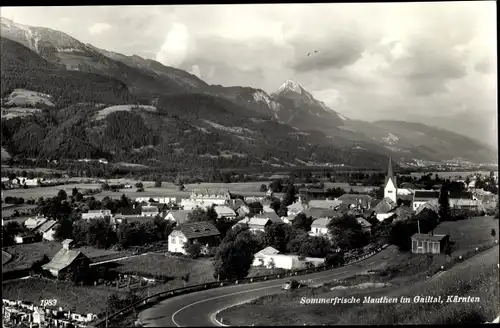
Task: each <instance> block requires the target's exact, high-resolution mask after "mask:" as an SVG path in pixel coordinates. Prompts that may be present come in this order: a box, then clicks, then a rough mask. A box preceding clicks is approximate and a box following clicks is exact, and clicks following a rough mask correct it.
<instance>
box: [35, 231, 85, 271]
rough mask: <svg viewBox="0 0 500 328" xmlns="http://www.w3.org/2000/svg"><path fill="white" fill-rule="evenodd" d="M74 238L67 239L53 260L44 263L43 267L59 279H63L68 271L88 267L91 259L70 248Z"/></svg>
mask: <svg viewBox="0 0 500 328" xmlns="http://www.w3.org/2000/svg"><path fill="white" fill-rule="evenodd" d="M72 242H73V240H71V239H66V240H64V241H63V242H62V245H63V247H62V248H61V249H60V250H59V252H57V253H56V255H54V257H53V258H52V260H51V261H50V262H49V263H47V264H44V265H43V266H42V268H43V269H44V270H47V271H49V272H50V274H52V276H54V277H56V278H57V279H63V278H64V276H65V275H66V273H67V272H68V271H70V270H71V269H74V268H79V269H83V270H85V269H88V268H89V266H90V263H91V261H90V259H89V258H88V257H86V256H85V255H84V254H83V253H82V252H80V251H75V250H72V249H70V248H71V245H72Z"/></svg>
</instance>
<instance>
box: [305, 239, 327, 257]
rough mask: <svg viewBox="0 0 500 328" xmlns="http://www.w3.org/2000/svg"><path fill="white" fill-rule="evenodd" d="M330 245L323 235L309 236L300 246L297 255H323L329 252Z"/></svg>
mask: <svg viewBox="0 0 500 328" xmlns="http://www.w3.org/2000/svg"><path fill="white" fill-rule="evenodd" d="M331 248H332V245H331V244H330V242H329V241H328V239H326V238H325V237H319V236H316V237H311V238H309V239H308V240H307V241H306V242H305V243H303V244H302V245H301V246H300V249H299V252H298V254H299V255H302V256H310V257H325V256H326V255H327V254H328V253H330V252H331Z"/></svg>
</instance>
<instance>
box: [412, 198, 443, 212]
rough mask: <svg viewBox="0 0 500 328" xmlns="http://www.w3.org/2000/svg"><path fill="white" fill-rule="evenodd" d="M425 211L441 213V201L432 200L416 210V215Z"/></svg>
mask: <svg viewBox="0 0 500 328" xmlns="http://www.w3.org/2000/svg"><path fill="white" fill-rule="evenodd" d="M424 209H428V210H431V211H434V212H436V213H438V212H439V200H438V199H437V198H435V199H431V200H429V201H428V202H426V203H424V204H422V205H420V206H419V207H418V208H417V209H416V210H414V212H415V214H419V213H420V212H422V211H423V210H424Z"/></svg>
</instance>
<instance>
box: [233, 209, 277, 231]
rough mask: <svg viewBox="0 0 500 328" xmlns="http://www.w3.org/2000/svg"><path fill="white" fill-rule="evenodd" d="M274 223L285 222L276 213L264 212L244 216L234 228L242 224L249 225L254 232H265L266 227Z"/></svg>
mask: <svg viewBox="0 0 500 328" xmlns="http://www.w3.org/2000/svg"><path fill="white" fill-rule="evenodd" d="M272 223H284V222H283V220H281V219H280V218H279V217H278V215H277V214H276V213H274V215H273V213H262V214H257V215H255V216H253V217H252V218H248V217H247V218H244V219H243V220H240V221H238V223H236V224H235V225H234V226H233V228H236V227H237V226H241V225H248V228H249V229H250V231H252V232H256V231H262V232H264V231H265V229H266V227H268V226H269V225H271V224H272Z"/></svg>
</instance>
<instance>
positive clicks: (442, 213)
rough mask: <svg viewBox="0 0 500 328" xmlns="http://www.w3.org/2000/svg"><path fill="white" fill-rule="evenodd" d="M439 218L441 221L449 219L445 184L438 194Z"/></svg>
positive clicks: (448, 204)
mask: <svg viewBox="0 0 500 328" xmlns="http://www.w3.org/2000/svg"><path fill="white" fill-rule="evenodd" d="M438 201H439V217H440V219H441V221H446V220H448V219H449V218H450V200H449V195H448V188H447V184H446V183H445V184H443V186H442V187H441V191H440V193H439V200H438Z"/></svg>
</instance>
